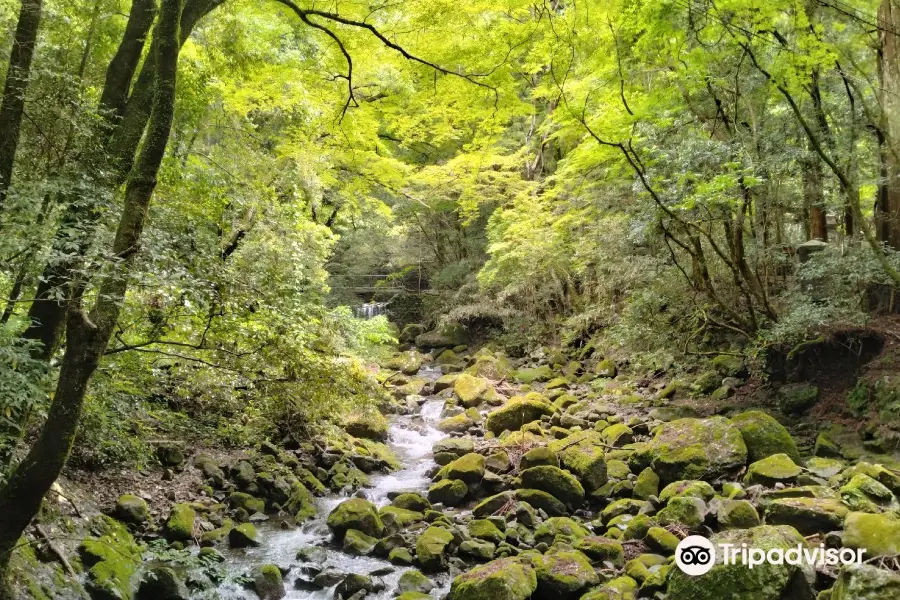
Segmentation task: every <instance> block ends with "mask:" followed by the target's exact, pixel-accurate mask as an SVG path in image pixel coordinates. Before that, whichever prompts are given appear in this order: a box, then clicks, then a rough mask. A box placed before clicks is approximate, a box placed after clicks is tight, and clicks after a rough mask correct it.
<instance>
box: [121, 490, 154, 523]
mask: <svg viewBox="0 0 900 600" xmlns="http://www.w3.org/2000/svg"><path fill="white" fill-rule="evenodd" d="M113 516H115V517H116V518H117V519H119V520H120V521H122V522H123V523H128V524H129V525H142V524H144V523H146V522H147V521H148V520H149V519H150V507H149V506H147V501H146V500H144V499H143V498H139V497H138V496H135V495H133V494H124V495H122V496H119V499H118V500H117V501H116V507H115V508H114V509H113Z"/></svg>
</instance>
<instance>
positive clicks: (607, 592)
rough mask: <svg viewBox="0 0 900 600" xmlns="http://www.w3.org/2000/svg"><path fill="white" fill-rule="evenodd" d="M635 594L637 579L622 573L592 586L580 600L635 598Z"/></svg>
mask: <svg viewBox="0 0 900 600" xmlns="http://www.w3.org/2000/svg"><path fill="white" fill-rule="evenodd" d="M637 594H638V583H637V581H635V580H634V579H632V578H631V577H628V576H627V575H623V576H621V577H616V578H615V579H612V580H610V581H608V582H607V583H604V584H603V585H601V586H600V587H598V588H594V589H593V590H591V591H590V592H588V593H587V594H585V595H584V596H582V597H581V600H635V599H636V598H637Z"/></svg>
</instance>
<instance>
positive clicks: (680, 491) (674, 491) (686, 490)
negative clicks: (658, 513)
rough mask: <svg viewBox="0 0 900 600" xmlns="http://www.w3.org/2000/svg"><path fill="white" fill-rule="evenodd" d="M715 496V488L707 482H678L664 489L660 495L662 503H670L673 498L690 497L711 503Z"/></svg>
mask: <svg viewBox="0 0 900 600" xmlns="http://www.w3.org/2000/svg"><path fill="white" fill-rule="evenodd" d="M715 495H716V491H715V490H714V489H713V486H711V485H709V484H708V483H706V482H705V481H696V480H695V481H676V482H674V483H670V484H669V485H667V486H666V487H664V488H663V490H662V491H661V492H660V493H659V500H660V501H661V502H668V501H669V500H671V499H672V498H677V497H679V496H682V497H688V496H689V497H692V498H700V499H701V500H703V501H704V502H709V501H710V500H712V498H713V496H715Z"/></svg>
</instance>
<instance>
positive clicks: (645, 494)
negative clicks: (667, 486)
mask: <svg viewBox="0 0 900 600" xmlns="http://www.w3.org/2000/svg"><path fill="white" fill-rule="evenodd" d="M658 494H659V475H657V474H656V473H654V472H653V469H651V468H650V467H647V468H646V469H644V470H643V471H641V472H640V474H639V475H638V477H637V480H636V481H635V482H634V488H633V493H632V496H634V497H635V498H638V499H640V500H647V499H649V498H650V497H651V496H656V495H658Z"/></svg>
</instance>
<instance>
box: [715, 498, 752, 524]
mask: <svg viewBox="0 0 900 600" xmlns="http://www.w3.org/2000/svg"><path fill="white" fill-rule="evenodd" d="M716 518H717V519H718V521H719V525H720V526H721V527H722V529H749V528H751V527H756V526H757V525H760V519H759V513H757V512H756V507H754V506H753V504H751V503H750V502H749V501H748V500H723V501H722V502H721V503H720V504H719V508H718V511H717V513H716Z"/></svg>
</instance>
